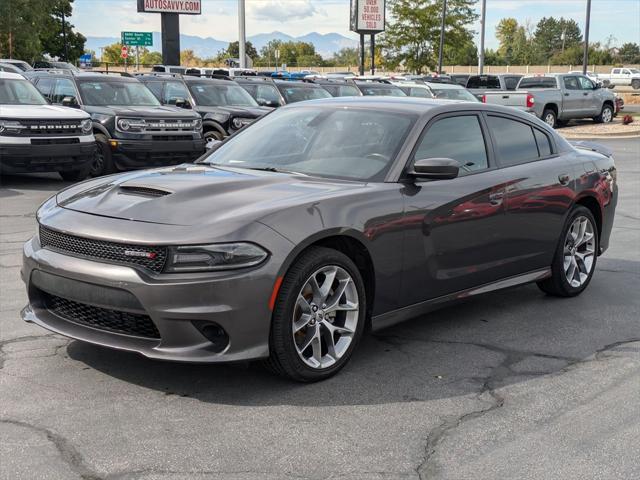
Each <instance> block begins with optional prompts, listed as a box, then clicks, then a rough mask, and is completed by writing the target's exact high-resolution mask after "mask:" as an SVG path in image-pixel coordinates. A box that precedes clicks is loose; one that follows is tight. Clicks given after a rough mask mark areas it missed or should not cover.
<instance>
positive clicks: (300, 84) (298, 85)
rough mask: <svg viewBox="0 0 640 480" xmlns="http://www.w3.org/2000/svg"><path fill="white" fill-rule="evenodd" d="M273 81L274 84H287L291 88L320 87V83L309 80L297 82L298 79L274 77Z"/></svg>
mask: <svg viewBox="0 0 640 480" xmlns="http://www.w3.org/2000/svg"><path fill="white" fill-rule="evenodd" d="M273 83H275V84H276V85H282V86H289V87H293V88H322V87H321V86H320V85H317V84H315V83H309V82H299V81H291V80H278V79H274V81H273Z"/></svg>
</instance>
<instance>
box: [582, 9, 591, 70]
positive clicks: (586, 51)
mask: <svg viewBox="0 0 640 480" xmlns="http://www.w3.org/2000/svg"><path fill="white" fill-rule="evenodd" d="M590 23H591V0H587V21H586V24H585V26H584V53H583V55H582V74H583V75H586V74H587V65H588V63H589V24H590Z"/></svg>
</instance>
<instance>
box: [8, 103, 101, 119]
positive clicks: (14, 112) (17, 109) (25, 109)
mask: <svg viewBox="0 0 640 480" xmlns="http://www.w3.org/2000/svg"><path fill="white" fill-rule="evenodd" d="M0 110H1V113H2V117H4V118H25V119H26V118H36V119H44V120H46V119H51V120H53V119H58V118H59V119H76V118H77V119H82V118H89V115H88V114H87V112H83V111H82V110H78V109H76V108H69V107H60V106H58V105H2V108H1V109H0Z"/></svg>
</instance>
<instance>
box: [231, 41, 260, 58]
mask: <svg viewBox="0 0 640 480" xmlns="http://www.w3.org/2000/svg"><path fill="white" fill-rule="evenodd" d="M244 51H245V53H246V54H247V55H248V56H249V58H251V59H252V60H255V59H256V58H258V56H259V55H258V51H257V50H256V47H254V46H253V44H252V43H251V42H246V43H245V46H244ZM226 53H227V57H228V58H240V42H231V43H230V44H229V46H228V47H227V52H226Z"/></svg>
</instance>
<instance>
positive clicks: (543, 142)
mask: <svg viewBox="0 0 640 480" xmlns="http://www.w3.org/2000/svg"><path fill="white" fill-rule="evenodd" d="M533 134H534V135H535V136H536V143H537V144H538V152H539V153H540V156H541V157H543V158H544V157H548V156H550V155H551V152H552V151H551V141H550V140H549V136H548V135H547V134H546V133H543V132H542V131H541V130H538V129H537V128H534V129H533Z"/></svg>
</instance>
